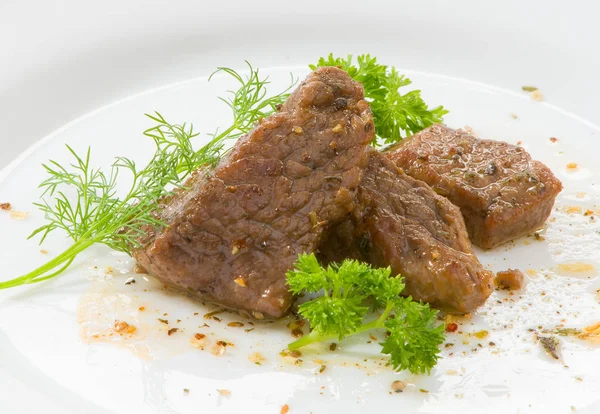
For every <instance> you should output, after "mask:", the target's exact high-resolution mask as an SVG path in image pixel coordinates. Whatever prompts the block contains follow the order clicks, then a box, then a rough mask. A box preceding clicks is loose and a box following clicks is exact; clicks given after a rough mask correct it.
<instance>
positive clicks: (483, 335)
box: [473, 329, 489, 339]
mask: <svg viewBox="0 0 600 414" xmlns="http://www.w3.org/2000/svg"><path fill="white" fill-rule="evenodd" d="M488 334H489V332H488V331H486V330H485V329H482V330H481V331H477V332H475V333H474V334H473V336H475V338H478V339H484V338H486V337H487V336H488Z"/></svg>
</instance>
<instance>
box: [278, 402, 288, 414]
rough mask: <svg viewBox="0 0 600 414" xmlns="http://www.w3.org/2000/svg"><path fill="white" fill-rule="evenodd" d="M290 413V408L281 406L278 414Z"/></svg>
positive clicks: (285, 405)
mask: <svg viewBox="0 0 600 414" xmlns="http://www.w3.org/2000/svg"><path fill="white" fill-rule="evenodd" d="M289 411H290V406H289V405H287V404H284V405H282V406H281V410H279V414H287V413H288V412H289Z"/></svg>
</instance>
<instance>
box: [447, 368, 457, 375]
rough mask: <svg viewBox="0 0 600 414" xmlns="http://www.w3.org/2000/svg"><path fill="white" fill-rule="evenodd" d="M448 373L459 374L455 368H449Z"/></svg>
mask: <svg viewBox="0 0 600 414" xmlns="http://www.w3.org/2000/svg"><path fill="white" fill-rule="evenodd" d="M446 374H447V375H458V371H457V370H455V369H449V370H448V371H446Z"/></svg>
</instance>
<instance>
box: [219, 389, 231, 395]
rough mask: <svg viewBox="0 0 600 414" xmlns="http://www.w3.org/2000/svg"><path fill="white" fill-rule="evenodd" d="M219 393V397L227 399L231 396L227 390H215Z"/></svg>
mask: <svg viewBox="0 0 600 414" xmlns="http://www.w3.org/2000/svg"><path fill="white" fill-rule="evenodd" d="M217 391H218V392H219V394H220V395H222V396H223V397H229V396H230V395H231V391H229V390H217Z"/></svg>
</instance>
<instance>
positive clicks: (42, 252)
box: [40, 249, 48, 254]
mask: <svg viewBox="0 0 600 414" xmlns="http://www.w3.org/2000/svg"><path fill="white" fill-rule="evenodd" d="M40 253H41V254H48V250H46V249H41V250H40Z"/></svg>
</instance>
